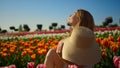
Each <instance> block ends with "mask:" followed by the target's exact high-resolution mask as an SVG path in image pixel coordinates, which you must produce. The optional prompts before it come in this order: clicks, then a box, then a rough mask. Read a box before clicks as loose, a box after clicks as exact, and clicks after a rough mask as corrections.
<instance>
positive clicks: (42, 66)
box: [36, 64, 46, 68]
mask: <svg viewBox="0 0 120 68" xmlns="http://www.w3.org/2000/svg"><path fill="white" fill-rule="evenodd" d="M36 68H46V66H45V65H44V64H38V65H37V67H36Z"/></svg>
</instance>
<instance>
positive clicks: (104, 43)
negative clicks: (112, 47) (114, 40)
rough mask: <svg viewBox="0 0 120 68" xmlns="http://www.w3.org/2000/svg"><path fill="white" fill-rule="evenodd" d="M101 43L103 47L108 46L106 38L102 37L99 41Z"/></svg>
mask: <svg viewBox="0 0 120 68" xmlns="http://www.w3.org/2000/svg"><path fill="white" fill-rule="evenodd" d="M101 44H102V45H103V47H105V48H106V47H108V46H109V41H108V39H107V38H104V39H103V40H102V41H101Z"/></svg>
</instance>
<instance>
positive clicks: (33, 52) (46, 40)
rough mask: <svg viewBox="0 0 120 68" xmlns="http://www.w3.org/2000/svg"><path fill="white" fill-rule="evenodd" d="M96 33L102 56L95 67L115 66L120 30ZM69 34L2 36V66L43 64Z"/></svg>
mask: <svg viewBox="0 0 120 68" xmlns="http://www.w3.org/2000/svg"><path fill="white" fill-rule="evenodd" d="M95 35H96V41H97V42H98V43H99V47H100V49H101V53H102V58H101V62H99V63H97V64H96V65H94V68H114V67H115V65H114V62H113V57H114V56H120V31H119V30H112V31H109V30H104V31H96V32H95ZM67 36H69V34H68V33H63V34H29V35H23V36H0V67H3V66H9V65H12V64H14V65H15V66H16V67H17V68H23V67H24V68H26V67H27V64H28V63H29V62H34V67H37V65H38V64H43V62H44V59H45V56H46V53H47V51H48V50H49V49H50V48H55V49H56V47H57V44H58V42H59V41H60V40H61V39H63V38H65V37H67ZM115 63H117V62H115ZM117 65H118V63H117Z"/></svg>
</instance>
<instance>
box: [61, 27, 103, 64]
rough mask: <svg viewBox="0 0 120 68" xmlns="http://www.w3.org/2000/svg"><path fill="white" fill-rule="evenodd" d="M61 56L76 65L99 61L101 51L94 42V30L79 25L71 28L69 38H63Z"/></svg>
mask: <svg viewBox="0 0 120 68" xmlns="http://www.w3.org/2000/svg"><path fill="white" fill-rule="evenodd" d="M63 43H64V46H63V50H62V58H63V59H64V60H67V61H70V62H73V63H76V64H78V65H89V64H96V63H97V62H99V61H100V58H101V51H100V49H99V46H98V44H97V43H96V40H95V36H94V32H93V31H92V30H90V29H89V28H86V27H83V26H80V27H79V28H78V29H73V32H72V34H71V36H70V37H69V38H66V39H64V40H63Z"/></svg>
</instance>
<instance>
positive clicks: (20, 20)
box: [0, 0, 120, 31]
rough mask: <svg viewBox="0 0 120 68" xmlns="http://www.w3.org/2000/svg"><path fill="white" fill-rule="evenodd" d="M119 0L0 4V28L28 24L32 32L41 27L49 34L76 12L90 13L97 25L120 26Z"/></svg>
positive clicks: (33, 0)
mask: <svg viewBox="0 0 120 68" xmlns="http://www.w3.org/2000/svg"><path fill="white" fill-rule="evenodd" d="M119 3H120V0H0V28H1V29H2V30H3V29H6V30H8V31H10V29H9V27H10V26H15V28H18V27H19V25H20V24H21V25H23V24H28V26H29V27H30V29H31V31H34V30H35V29H37V26H36V25H37V24H42V25H43V28H42V29H47V30H49V26H50V25H51V23H54V22H55V23H56V22H57V23H58V27H60V25H65V26H66V29H68V28H69V27H68V26H67V25H66V23H67V19H68V17H69V15H71V14H72V13H73V12H75V11H76V10H77V9H85V10H87V11H89V12H90V13H91V14H92V15H93V17H94V21H95V24H96V25H102V22H103V21H104V20H105V18H106V17H109V16H112V18H113V23H117V24H118V25H120V23H119V20H120V7H119V6H120V4H119Z"/></svg>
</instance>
